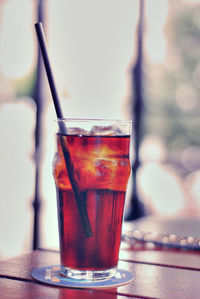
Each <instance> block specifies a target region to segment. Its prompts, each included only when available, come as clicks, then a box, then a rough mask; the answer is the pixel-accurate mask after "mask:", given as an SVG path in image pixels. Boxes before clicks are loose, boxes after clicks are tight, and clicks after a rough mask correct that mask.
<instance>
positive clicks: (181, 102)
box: [176, 83, 198, 111]
mask: <svg viewBox="0 0 200 299" xmlns="http://www.w3.org/2000/svg"><path fill="white" fill-rule="evenodd" d="M176 102H177V104H178V106H179V107H180V108H181V109H183V110H186V111H188V110H193V109H195V108H196V105H197V103H198V95H197V93H196V91H195V89H194V88H193V87H192V86H190V85H187V84H184V83H183V84H182V85H181V86H179V87H178V88H177V90H176Z"/></svg>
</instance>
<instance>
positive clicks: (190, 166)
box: [181, 146, 200, 192]
mask: <svg viewBox="0 0 200 299" xmlns="http://www.w3.org/2000/svg"><path fill="white" fill-rule="evenodd" d="M181 162H182V163H183V166H184V167H185V168H186V169H187V170H189V171H195V170H197V169H199V168H200V148H199V147H197V146H190V147H188V148H186V149H185V150H184V151H183V152H182V155H181ZM199 192H200V190H199Z"/></svg>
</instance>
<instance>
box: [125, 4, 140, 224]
mask: <svg viewBox="0 0 200 299" xmlns="http://www.w3.org/2000/svg"><path fill="white" fill-rule="evenodd" d="M143 28H144V0H140V12H139V22H138V27H137V58H136V62H135V64H134V66H133V69H132V72H131V75H132V98H131V107H132V116H133V117H132V118H133V137H134V162H133V165H132V175H133V187H132V194H131V199H130V209H129V211H128V213H127V216H126V220H133V219H137V218H139V217H141V216H144V209H143V205H142V203H141V202H140V200H139V198H138V194H137V170H138V168H139V166H140V160H139V147H140V142H141V135H142V113H143V72H142V65H143Z"/></svg>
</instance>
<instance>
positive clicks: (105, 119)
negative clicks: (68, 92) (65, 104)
mask: <svg viewBox="0 0 200 299" xmlns="http://www.w3.org/2000/svg"><path fill="white" fill-rule="evenodd" d="M55 121H56V122H64V121H71V122H77V121H78V122H89V121H99V122H101V121H102V122H103V121H106V122H116V123H127V124H128V123H130V124H131V123H132V122H133V121H132V120H131V119H130V120H124V119H114V118H74V117H73V118H70V117H63V118H57V119H55Z"/></svg>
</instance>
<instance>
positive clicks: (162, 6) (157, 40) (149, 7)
mask: <svg viewBox="0 0 200 299" xmlns="http://www.w3.org/2000/svg"><path fill="white" fill-rule="evenodd" d="M158 11H159V13H158ZM167 17H168V1H167V0H163V1H156V0H149V1H146V27H145V29H146V41H145V46H146V49H147V51H148V55H149V58H150V59H151V60H152V61H153V62H156V63H159V62H162V61H163V60H164V58H165V55H166V42H165V36H164V34H163V29H164V25H165V23H166V20H167Z"/></svg>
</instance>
